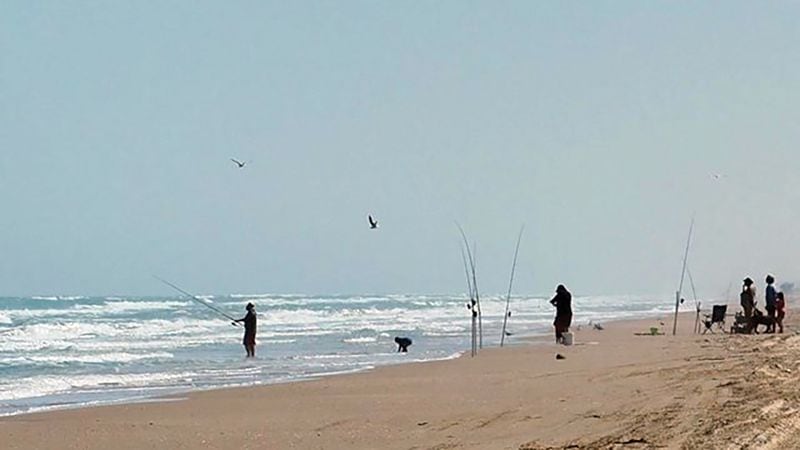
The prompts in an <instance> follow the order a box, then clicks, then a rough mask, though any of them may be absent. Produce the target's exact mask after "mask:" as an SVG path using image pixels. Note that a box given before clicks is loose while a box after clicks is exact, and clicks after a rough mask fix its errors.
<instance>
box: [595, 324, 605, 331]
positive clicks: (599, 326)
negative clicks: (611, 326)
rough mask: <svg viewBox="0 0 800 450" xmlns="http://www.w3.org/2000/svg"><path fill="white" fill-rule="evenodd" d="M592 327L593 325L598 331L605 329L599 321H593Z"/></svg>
mask: <svg viewBox="0 0 800 450" xmlns="http://www.w3.org/2000/svg"><path fill="white" fill-rule="evenodd" d="M592 327H593V328H594V329H595V330H598V331H603V330H605V328H604V327H603V326H602V325H600V324H599V323H595V324H593V325H592Z"/></svg>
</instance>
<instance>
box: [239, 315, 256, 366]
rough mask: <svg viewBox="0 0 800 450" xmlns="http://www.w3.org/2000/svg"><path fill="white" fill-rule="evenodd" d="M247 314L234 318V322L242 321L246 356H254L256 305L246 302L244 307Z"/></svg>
mask: <svg viewBox="0 0 800 450" xmlns="http://www.w3.org/2000/svg"><path fill="white" fill-rule="evenodd" d="M245 309H246V310H247V314H246V315H245V316H244V317H242V318H241V319H236V320H235V321H234V324H236V322H244V340H243V341H242V344H244V349H245V351H246V352H247V357H248V358H255V357H256V321H257V319H256V305H254V304H252V303H248V304H247V306H246V307H245Z"/></svg>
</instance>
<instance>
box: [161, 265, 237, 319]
mask: <svg viewBox="0 0 800 450" xmlns="http://www.w3.org/2000/svg"><path fill="white" fill-rule="evenodd" d="M153 278H155V279H156V280H158V281H160V282H162V283H164V284H166V285H167V286H169V287H171V288H172V289H175V290H176V291H178V292H180V293H181V294H183V295H185V296H187V297H189V298H191V299H192V300H194V301H196V302H197V303H200V304H201V305H203V306H205V307H206V308H208V309H210V310H212V311H214V312H216V313H217V314H219V315H221V316H223V317H225V318H226V319H228V320H231V321H232V322H233V324H234V325H236V326H237V327H238V326H239V322H237V321H236V320H237V319H236V318H234V317H231V316H229V315H228V314H226V313H225V311H222V310H221V309H219V308H217V307H215V306H212V305H209V304H208V303H206V302H204V301H203V300H200V299H199V298H197V297H196V296H195V295H193V294H190V293H189V292H186V291H184V290H183V289H181V288H179V287H178V286H175V285H174V284H172V283H170V282H169V281H167V280H165V279H163V278H160V277H157V276H155V275H153Z"/></svg>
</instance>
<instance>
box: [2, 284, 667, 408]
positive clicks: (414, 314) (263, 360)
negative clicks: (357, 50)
mask: <svg viewBox="0 0 800 450" xmlns="http://www.w3.org/2000/svg"><path fill="white" fill-rule="evenodd" d="M201 298H202V299H203V300H204V301H206V302H208V303H209V304H211V305H213V306H214V307H216V308H219V309H221V310H224V311H226V312H227V313H228V314H230V315H232V316H235V317H241V316H243V315H244V305H245V304H247V302H253V303H255V304H256V309H257V311H258V319H259V322H258V330H259V332H258V346H257V358H255V359H250V360H248V359H245V358H244V349H243V347H242V345H241V340H242V329H241V328H238V327H235V326H233V325H232V324H231V323H230V321H228V320H226V319H224V318H220V317H219V315H217V313H215V312H213V311H211V310H209V309H208V308H205V307H203V306H202V305H199V304H198V303H197V302H195V301H193V300H191V299H188V298H185V297H26V298H13V297H11V298H9V297H6V298H0V415H10V414H19V413H24V412H32V411H40V410H45V409H54V408H66V407H77V406H83V405H91V404H104V403H114V402H130V401H141V400H144V399H149V398H153V397H156V396H159V395H165V394H175V393H180V392H184V391H188V390H194V389H208V388H216V387H225V386H243V385H256V384H268V383H278V382H286V381H292V380H299V379H307V378H314V377H320V376H326V375H332V374H340V373H347V372H354V371H360V370H366V369H370V368H374V367H377V366H381V365H387V364H397V363H405V362H412V361H428V360H438V359H447V358H454V357H457V356H459V355H460V354H461V353H462V352H464V351H468V349H469V345H470V343H469V340H470V314H469V311H468V310H467V309H466V307H465V305H466V301H467V300H466V298H465V296H464V295H452V296H450V295H386V296H367V295H365V296H338V295H332V296H306V295H239V294H234V295H224V296H219V295H217V296H203V297H201ZM481 303H482V309H483V316H484V321H483V328H484V346H497V345H498V344H499V340H500V330H501V327H502V321H503V311H504V308H505V299H504V298H502V297H500V296H493V297H492V296H490V297H484V298H482V301H481ZM573 308H574V310H575V317H574V320H573V324H575V325H579V324H585V323H588V321H590V320H593V321H601V322H602V321H607V320H611V319H619V318H633V317H644V316H651V315H654V314H664V313H668V312H669V311H670V309H671V305H670V300H669V296H656V297H636V296H607V297H576V298H575V299H574V300H573ZM553 309H554V308H552V307H551V306H550V305H549V304H548V302H547V299H545V298H542V297H524V298H520V297H513V298H512V301H511V311H512V315H511V318H510V319H509V324H508V330H509V331H510V332H512V333H513V335H512V336H510V337H508V338H507V342H508V343H509V344H514V343H518V342H520V338H521V337H523V336H529V335H535V334H542V333H548V334H549V333H550V332H551V323H552V319H553V314H554V311H553ZM395 336H408V337H410V338H412V339H413V341H414V344H413V345H412V346H411V348H410V352H409V353H407V354H399V353H396V346H395V344H394V337H395Z"/></svg>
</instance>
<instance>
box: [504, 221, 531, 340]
mask: <svg viewBox="0 0 800 450" xmlns="http://www.w3.org/2000/svg"><path fill="white" fill-rule="evenodd" d="M523 231H525V225H522V227H521V228H520V229H519V235H518V236H517V247H516V248H515V249H514V262H512V263H511V278H510V279H509V280H508V295H506V313H505V315H504V316H503V333H502V334H500V347H502V346H503V343H504V342H505V340H506V325H507V324H508V316H510V315H511V311H509V309H508V308H509V306H510V305H511V286H513V285H514V271H515V270H516V269H517V255H519V243H520V242H522V232H523Z"/></svg>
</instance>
